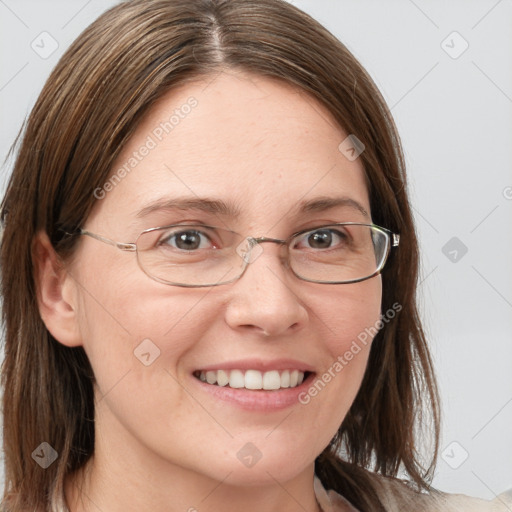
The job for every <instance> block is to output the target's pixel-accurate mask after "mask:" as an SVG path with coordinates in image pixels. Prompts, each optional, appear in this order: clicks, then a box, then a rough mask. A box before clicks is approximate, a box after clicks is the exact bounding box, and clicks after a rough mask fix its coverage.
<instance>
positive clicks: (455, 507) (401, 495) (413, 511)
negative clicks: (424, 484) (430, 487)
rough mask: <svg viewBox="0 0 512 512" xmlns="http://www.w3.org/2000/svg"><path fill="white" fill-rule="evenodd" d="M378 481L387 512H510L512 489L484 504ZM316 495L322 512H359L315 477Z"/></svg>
mask: <svg viewBox="0 0 512 512" xmlns="http://www.w3.org/2000/svg"><path fill="white" fill-rule="evenodd" d="M377 481H378V482H379V484H380V486H381V492H379V497H380V499H381V501H382V502H383V503H384V506H385V507H386V510H388V511H389V512H512V489H510V490H509V491H507V492H505V493H503V494H500V495H499V496H497V497H496V498H495V499H493V500H492V501H486V500H481V499H478V498H471V497H469V496H464V495H462V494H447V493H443V492H440V491H433V492H432V493H431V494H426V493H425V494H424V493H419V492H417V491H415V490H414V489H412V488H411V487H410V486H409V485H408V484H407V483H406V482H404V481H402V480H399V479H396V478H387V477H382V476H380V477H377ZM315 494H316V499H317V502H318V504H319V505H320V508H321V509H322V511H323V512H358V510H357V509H356V508H355V507H353V506H352V505H351V504H350V503H349V502H348V501H347V500H346V499H345V498H343V497H342V496H340V495H339V494H338V493H336V492H334V491H332V490H329V491H326V490H325V489H324V487H323V485H322V483H321V482H320V480H319V479H318V478H317V477H315Z"/></svg>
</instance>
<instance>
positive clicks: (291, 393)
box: [192, 373, 315, 412]
mask: <svg viewBox="0 0 512 512" xmlns="http://www.w3.org/2000/svg"><path fill="white" fill-rule="evenodd" d="M314 378H315V374H314V373H311V374H309V375H308V377H307V378H306V379H304V381H303V382H302V384H300V385H299V386H296V387H294V388H282V389H278V390H272V391H265V390H261V389H258V390H250V389H245V388H238V389H235V388H230V387H228V386H217V385H215V384H208V383H206V382H203V381H201V380H199V379H198V378H196V377H194V376H193V375H192V379H193V380H194V381H195V382H196V384H197V385H198V386H200V388H201V389H202V390H204V391H205V392H206V393H209V394H210V395H212V396H214V397H215V398H217V399H219V400H222V401H224V402H228V403H230V404H232V405H235V406H236V407H239V408H241V409H245V410H247V411H258V412H271V411H279V410H282V409H286V408H287V407H291V406H292V405H295V404H298V403H300V402H299V395H300V394H301V393H303V392H304V391H305V390H306V389H307V388H308V387H309V386H310V385H311V383H312V381H313V379H314Z"/></svg>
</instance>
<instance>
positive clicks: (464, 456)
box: [0, 0, 512, 499]
mask: <svg viewBox="0 0 512 512" xmlns="http://www.w3.org/2000/svg"><path fill="white" fill-rule="evenodd" d="M115 3H116V2H112V1H106V0H89V1H87V0H65V1H64V0H61V1H57V0H54V1H51V0H0V39H1V57H0V58H1V60H0V109H1V110H0V112H1V126H0V158H1V159H2V161H3V159H4V158H5V156H6V155H7V152H8V149H9V147H10V145H11V143H12V142H13V140H14V138H15V136H16V134H17V132H18V130H19V128H20V126H21V123H22V121H23V120H24V118H25V117H26V116H27V114H28V113H29V112H30V109H31V107H32V106H33V104H34V102H35V100H36V98H37V96H38V94H39V91H40V90H41V88H42V86H43V83H44V81H45V80H46V78H47V76H48V74H49V73H50V71H51V69H52V68H53V67H54V65H55V64H56V62H57V61H58V59H59V57H60V56H61V55H62V53H63V52H64V51H65V49H66V48H67V47H68V46H69V44H70V43H71V42H72V41H73V40H74V39H75V38H76V37H77V35H78V34H79V33H80V32H81V31H82V30H83V29H84V28H85V27H86V26H87V25H88V24H89V23H90V22H92V21H93V20H94V19H95V18H96V17H97V16H98V15H99V14H100V13H102V12H103V11H104V10H106V9H107V8H108V7H110V6H112V5H114V4H115ZM292 3H293V4H295V5H297V6H298V7H300V8H302V9H303V10H305V11H307V12H308V13H310V14H311V15H312V16H314V17H315V18H316V19H318V20H319V21H320V22H321V23H323V24H324V25H325V26H326V27H327V28H328V29H329V30H331V31H332V32H333V33H334V34H335V35H336V36H337V37H338V38H339V39H340V40H341V41H343V42H344V43H345V44H346V45H347V46H348V48H349V49H350V50H351V51H352V52H353V53H354V54H355V56H356V57H357V58H358V59H359V60H360V61H361V63H362V64H363V65H364V66H365V67H366V69H367V70H368V71H369V73H370V74H371V76H372V77H373V79H374V80H375V82H376V83H377V85H378V87H379V88H380V90H381V91H382V93H383V95H384V97H385V99H386V101H387V102H388V104H389V106H390V107H391V111H392V114H393V116H394V118H395V120H396V123H397V125H398V129H399V132H400V134H401V137H402V141H403V146H404V150H405V154H406V160H407V165H408V173H409V180H410V184H409V186H410V193H411V198H412V203H413V207H414V212H415V216H416V221H417V227H418V230H419V235H420V243H421V250H422V271H421V273H422V278H421V279H422V281H421V285H420V288H419V296H420V301H421V310H422V316H423V319H424V322H425V327H426V330H427V334H428V338H429V342H430V344H431V347H432V352H433V355H434V359H435V364H436V368H437V371H438V377H439V382H440V388H441V397H442V406H443V428H442V441H441V452H442V456H441V457H440V459H439V464H438V468H437V472H436V476H435V479H434V484H435V485H436V486H437V487H438V488H440V489H442V490H445V491H449V492H459V493H465V494H470V495H474V496H480V497H483V498H487V499H489V498H492V497H494V496H495V495H496V494H498V493H499V492H501V491H503V490H505V489H506V488H509V487H512V429H511V425H512V334H511V332H512V166H511V164H512V115H511V114H512V30H511V29H510V27H511V26H512V24H511V23H512V2H511V1H510V0H498V1H497V0H478V1H476V0H473V1H469V0H455V1H453V0H452V1H450V2H445V1H441V0H428V1H427V0H414V1H413V0H387V1H385V2H383V1H379V0H373V1H370V0H293V1H292ZM11 165H12V160H10V161H7V162H6V163H5V164H4V165H3V166H2V167H1V169H0V172H1V174H0V187H1V190H2V191H3V189H4V187H5V183H6V180H7V178H8V175H9V172H10V169H11ZM397 421H400V418H397Z"/></svg>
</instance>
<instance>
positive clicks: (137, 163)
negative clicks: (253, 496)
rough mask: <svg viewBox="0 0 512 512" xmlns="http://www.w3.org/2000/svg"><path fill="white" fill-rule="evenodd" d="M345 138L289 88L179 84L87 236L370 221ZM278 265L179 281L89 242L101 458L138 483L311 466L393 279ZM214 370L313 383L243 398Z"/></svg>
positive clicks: (79, 283)
mask: <svg viewBox="0 0 512 512" xmlns="http://www.w3.org/2000/svg"><path fill="white" fill-rule="evenodd" d="M186 105H188V107H187V106H186ZM172 116H174V117H172ZM347 135H348V134H346V133H344V132H343V131H342V130H341V129H340V128H339V127H338V126H336V124H335V122H334V120H333V119H332V117H331V116H330V115H329V113H328V112H327V111H326V109H325V108H324V107H323V106H321V105H320V104H319V103H317V102H316V101H315V100H313V99H312V98H310V97H309V96H307V95H305V94H304V93H303V92H298V91H297V90H295V89H293V88H291V87H290V86H288V85H285V84H283V83H280V82H277V81H274V80H270V79H267V78H262V77H257V76H250V75H242V74H239V73H226V72H225V73H221V74H220V75H217V76H216V77H213V76H211V77H208V78H207V79H205V80H204V81H198V82H197V83H194V84H188V85H186V86H183V87H181V88H179V89H175V90H173V91H172V92H171V93H169V94H168V95H167V96H165V97H164V98H163V99H162V100H160V101H159V102H158V104H157V105H156V106H155V107H154V108H153V109H152V110H151V112H150V114H149V115H147V116H146V118H145V119H144V121H143V122H142V124H140V125H139V127H138V129H137V131H136V133H135V135H134V136H133V138H132V139H131V141H130V143H129V144H128V146H127V147H126V148H125V149H124V150H123V152H122V154H121V156H120V157H119V159H118V161H117V163H116V165H115V166H114V170H113V171H114V172H115V173H117V178H120V179H115V178H114V179H112V180H110V184H109V185H107V186H106V187H105V193H103V191H98V190H97V191H95V194H96V195H97V196H98V197H102V199H99V200H98V201H97V205H96V207H95V209H94V211H93V213H92V215H91V216H90V218H89V219H88V220H87V222H86V224H85V225H84V226H83V227H84V228H85V229H87V230H89V231H91V232H93V233H97V234H100V235H102V236H104V237H107V238H110V239H113V240H116V241H121V242H134V241H135V240H136V239H137V237H138V235H139V233H141V232H142V231H143V230H145V229H148V228H152V227H157V226H165V225H169V224H178V223H195V224H205V225H213V226H220V227H224V228H226V227H227V228H229V229H231V230H233V231H236V232H238V233H240V234H242V235H243V236H244V237H245V236H254V237H260V236H265V237H272V238H277V239H285V238H287V237H288V236H290V235H291V234H292V233H295V232H297V231H299V230H301V229H305V228H308V227H316V226H320V225H323V224H329V223H336V222H344V221H354V222H363V223H369V222H371V219H370V216H369V214H368V215H365V212H370V207H369V199H368V192H367V188H366V185H365V179H364V172H363V167H362V163H361V161H360V159H359V158H357V159H355V160H353V159H348V158H347V157H346V156H345V155H344V154H343V153H342V152H340V150H339V149H338V146H339V145H340V143H341V142H342V141H343V140H344V139H345V138H346V137H347ZM123 167H124V169H125V172H122V171H121V172H119V171H118V170H119V169H122V168H123ZM91 193H93V191H91ZM326 199H329V200H340V201H337V205H334V206H333V204H332V203H333V202H334V201H331V202H328V201H326ZM171 202H173V204H171ZM155 205H160V206H161V207H155ZM281 254H282V248H281V249H280V247H279V245H277V244H272V243H264V244H261V245H260V246H258V248H257V250H255V255H256V256H257V257H255V258H254V261H253V262H252V263H251V264H250V265H249V267H248V268H247V270H246V272H245V274H244V275H243V276H242V278H241V279H239V280H238V281H235V282H233V283H230V284H224V285H220V286H215V287H206V288H183V287H178V286H169V285H166V284H162V283H160V282H157V281H155V280H153V279H151V278H150V277H148V275H146V274H145V273H144V272H143V271H142V270H141V269H140V267H139V265H138V263H137V257H136V254H135V253H133V252H125V251H120V250H118V249H116V248H115V247H112V246H111V245H107V244H104V243H102V242H100V241H98V240H95V239H93V238H91V237H88V236H84V237H82V238H81V240H80V245H79V247H78V249H77V253H76V257H75V258H74V259H73V262H72V263H71V264H70V265H71V267H70V273H71V275H72V276H73V280H74V282H75V283H76V285H75V287H74V295H73V297H74V301H75V308H76V310H77V311H78V313H79V315H78V327H79V329H80V333H81V338H82V342H83V346H84V349H85V351H86V353H87V355H88V357H89V359H90V362H91V364H92V367H93V370H94V374H95V377H96V428H97V432H98V433H99V434H98V437H97V441H96V450H98V449H100V448H101V447H102V446H103V447H105V446H108V451H109V453H111V454H113V455H115V456H116V457H117V458H120V460H121V461H125V463H126V464H127V465H128V464H129V465H130V467H132V468H135V469H134V471H136V472H137V471H140V472H141V473H143V472H144V471H145V470H146V468H147V467H158V468H160V469H164V468H176V467H178V468H184V469H186V470H189V471H192V472H194V473H199V474H202V475H203V476H206V477H211V478H214V479H216V480H222V479H224V478H226V477H227V476H228V475H229V481H230V482H232V483H237V484H240V485H242V484H243V485H257V484H262V483H264V482H268V481H270V480H272V478H274V477H277V476H279V480H280V481H286V480H288V479H291V478H293V477H294V476H295V475H297V474H299V473H300V472H301V471H305V470H307V469H309V470H310V469H311V465H312V463H313V461H314V459H315V457H316V456H317V455H318V454H319V453H320V452H321V451H322V450H323V449H324V447H325V446H326V445H327V444H328V443H329V441H330V439H331V438H332V437H333V435H334V434H335V432H336V430H337V429H338V427H339V426H340V424H341V423H342V421H343V419H344V417H345V415H346V413H347V411H348V409H349V407H350V405H351V404H352V402H353V400H354V398H355V395H356V393H357V390H358V388H359V386H360V383H361V380H362V377H363V373H364V371H365V367H366V363H367V357H368V353H369V348H370V343H367V344H366V345H365V344H362V343H360V342H357V346H358V350H356V349H355V348H354V347H355V345H354V343H353V342H354V341H356V340H357V338H358V335H359V334H360V333H362V332H363V331H365V328H369V327H371V326H373V325H374V324H375V322H376V321H377V320H378V319H379V314H380V304H381V279H380V276H377V277H374V278H372V279H369V280H366V281H363V282H360V283H356V284H342V285H329V284H327V285H326V284H318V283H310V282H305V281H302V280H299V279H298V278H297V277H295V276H294V275H293V274H292V272H291V271H290V270H288V269H287V268H286V266H285V265H284V264H283V261H282V259H281V257H280V255H281ZM347 352H350V354H351V355H352V357H350V356H349V355H347ZM337 361H338V365H336V362H337ZM342 361H343V362H342ZM340 367H341V368H340ZM206 370H209V371H211V372H215V371H216V370H223V371H224V373H222V372H221V373H220V377H219V378H221V379H222V376H223V375H224V374H226V375H227V376H228V377H229V376H231V371H232V370H240V372H241V373H240V372H235V376H234V377H233V379H234V380H233V386H237V385H239V384H237V383H236V375H238V377H240V375H243V374H244V372H246V371H247V370H254V371H253V372H250V373H251V376H252V378H253V379H255V382H256V383H257V382H258V380H259V379H263V380H265V379H266V381H267V383H270V384H269V385H270V386H271V387H272V386H275V382H276V372H278V376H279V377H281V379H282V380H281V384H282V385H283V386H285V385H287V377H286V376H285V377H284V378H283V377H282V374H283V372H285V371H286V370H289V371H290V374H293V371H294V370H299V371H301V372H306V379H305V381H304V382H303V383H302V384H301V385H300V386H298V387H295V388H293V389H292V388H289V387H288V388H282V389H281V390H248V389H245V388H239V389H235V388H231V387H230V385H226V386H219V385H218V384H209V383H208V382H206V383H205V382H202V381H201V380H200V378H198V376H200V372H201V371H206ZM266 371H268V372H272V373H270V374H269V375H267V376H264V374H265V372H266ZM327 373H329V374H330V376H331V378H328V377H325V375H326V374H327ZM211 375H214V376H218V375H219V374H215V373H211V374H210V376H211ZM299 375H300V374H299ZM322 376H324V379H323V381H324V382H323V385H321V386H317V392H316V393H315V391H313V392H312V393H308V390H309V389H310V388H311V387H312V386H313V384H314V383H315V381H316V380H317V379H318V378H320V377H322ZM279 377H278V378H277V382H278V384H277V385H280V384H279V382H280V381H279ZM291 378H292V379H293V375H292V377H291ZM325 381H328V382H325ZM242 382H243V384H244V385H245V383H246V381H245V380H243V379H242ZM251 382H253V381H251ZM299 398H300V399H299ZM134 460H137V461H138V464H137V465H136V466H134V465H133V461H134Z"/></svg>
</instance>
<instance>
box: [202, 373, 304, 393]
mask: <svg viewBox="0 0 512 512" xmlns="http://www.w3.org/2000/svg"><path fill="white" fill-rule="evenodd" d="M199 379H200V380H202V381H203V382H208V384H217V385H218V386H228V385H229V387H230V388H246V389H266V390H272V389H281V388H294V387H296V386H298V385H300V384H302V381H303V380H304V372H301V371H300V370H284V371H281V372H279V371H277V370H271V371H269V372H260V371H258V370H246V371H245V372H244V371H242V370H209V371H206V372H205V371H202V372H201V373H200V374H199Z"/></svg>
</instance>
